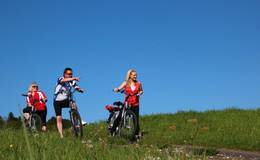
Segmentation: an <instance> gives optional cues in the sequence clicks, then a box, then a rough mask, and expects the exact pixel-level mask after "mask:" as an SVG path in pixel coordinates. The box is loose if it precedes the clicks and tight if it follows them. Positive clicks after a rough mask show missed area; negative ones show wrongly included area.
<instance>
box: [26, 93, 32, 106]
mask: <svg viewBox="0 0 260 160" xmlns="http://www.w3.org/2000/svg"><path fill="white" fill-rule="evenodd" d="M31 96H32V94H31V93H28V95H27V97H26V103H27V106H28V107H32V106H33V105H32V104H33V102H32V99H31Z"/></svg>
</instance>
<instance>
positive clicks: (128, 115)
mask: <svg viewBox="0 0 260 160" xmlns="http://www.w3.org/2000/svg"><path fill="white" fill-rule="evenodd" d="M120 93H124V91H121V92H120ZM130 108H131V106H130V105H128V104H127V102H125V103H122V102H120V101H118V102H114V103H113V106H111V105H107V106H106V109H107V110H108V111H109V112H110V116H109V118H108V130H109V132H110V134H111V135H112V136H116V135H118V136H120V137H123V138H127V139H130V140H133V139H134V138H135V132H136V130H137V119H136V115H135V113H134V112H133V111H131V110H130Z"/></svg>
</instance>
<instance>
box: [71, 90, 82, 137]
mask: <svg viewBox="0 0 260 160" xmlns="http://www.w3.org/2000/svg"><path fill="white" fill-rule="evenodd" d="M75 91H76V89H74V90H73V91H71V92H70V94H69V100H70V103H69V107H70V111H69V114H70V122H71V126H72V134H73V135H74V136H75V137H79V138H81V137H82V136H83V125H82V120H81V117H80V114H79V111H78V107H77V104H76V101H75V100H74V96H73V95H74V92H75ZM79 92H80V93H83V91H82V90H80V91H79Z"/></svg>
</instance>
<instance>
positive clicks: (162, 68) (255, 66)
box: [0, 0, 260, 122]
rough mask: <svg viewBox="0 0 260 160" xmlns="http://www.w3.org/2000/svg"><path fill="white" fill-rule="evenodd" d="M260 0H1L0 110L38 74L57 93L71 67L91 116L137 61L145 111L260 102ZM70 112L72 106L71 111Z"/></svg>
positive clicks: (15, 104) (12, 105)
mask: <svg viewBox="0 0 260 160" xmlns="http://www.w3.org/2000/svg"><path fill="white" fill-rule="evenodd" d="M259 7H260V1H258V0H250V1H245V0H228V1H227V0H218V1H208V0H204V1H203V0H198V1H192V0H190V1H188V0H187V1H165V0H160V1H154V0H149V1H148V0H146V1H135V0H133V1H113V0H111V1H32V0H31V1H30V0H28V1H18V0H17V1H13V0H10V1H9V0H8V1H1V2H0V17H1V21H0V28H1V29H0V35H1V36H0V44H1V45H0V54H1V58H0V67H1V78H0V83H1V92H0V97H1V107H0V114H1V115H4V116H6V115H7V114H8V113H9V112H10V111H12V112H14V113H15V115H18V114H19V110H20V109H21V107H22V106H24V105H25V100H24V98H23V97H21V96H20V94H21V93H23V92H25V91H26V89H27V87H28V85H29V83H30V82H32V81H37V82H38V83H39V85H40V87H41V89H42V90H43V91H45V92H46V94H47V96H48V97H49V102H48V117H49V118H50V117H51V116H54V110H53V105H52V102H53V101H52V97H53V90H54V87H55V83H56V80H57V78H58V77H59V76H60V75H61V74H62V71H63V69H64V68H65V67H72V68H73V69H74V74H75V75H78V76H80V77H81V82H80V83H79V85H81V86H82V88H85V89H86V90H87V93H85V94H82V95H80V94H78V95H77V101H78V104H79V108H80V111H81V114H82V117H83V118H84V119H85V120H87V121H90V122H93V121H97V120H102V119H105V118H106V117H107V112H106V111H105V110H104V106H105V105H106V104H111V103H112V102H113V101H116V100H122V99H123V96H122V95H118V94H115V93H113V92H112V88H114V87H116V86H117V85H119V84H120V83H121V82H122V81H123V80H124V77H125V74H126V72H127V70H128V69H129V68H134V69H136V70H137V71H138V76H139V80H140V81H142V83H143V87H144V90H145V94H144V95H143V97H142V99H141V101H142V102H141V113H142V114H152V113H168V112H176V111H179V110H199V111H201V110H208V109H223V108H226V107H230V106H236V107H240V108H256V107H259V106H260V63H259V62H260V45H259V44H260V21H259V19H260V9H259ZM63 113H64V115H65V117H66V116H67V110H65V111H63Z"/></svg>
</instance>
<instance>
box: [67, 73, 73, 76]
mask: <svg viewBox="0 0 260 160" xmlns="http://www.w3.org/2000/svg"><path fill="white" fill-rule="evenodd" d="M65 74H66V75H69V76H72V75H73V74H72V73H65Z"/></svg>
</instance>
